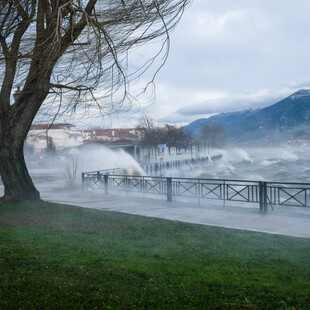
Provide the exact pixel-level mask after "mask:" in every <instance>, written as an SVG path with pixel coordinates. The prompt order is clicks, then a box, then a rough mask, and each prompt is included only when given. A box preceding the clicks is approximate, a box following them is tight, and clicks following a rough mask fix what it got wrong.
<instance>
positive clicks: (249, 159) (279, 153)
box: [191, 146, 310, 183]
mask: <svg viewBox="0 0 310 310" xmlns="http://www.w3.org/2000/svg"><path fill="white" fill-rule="evenodd" d="M220 152H221V153H222V154H223V159H222V160H220V161H217V162H214V163H213V164H211V165H209V166H206V167H204V168H203V169H201V170H196V171H192V174H196V175H191V177H204V178H225V179H238V180H240V179H243V180H255V181H274V182H276V181H279V182H305V183H310V147H309V146H303V147H262V148H232V149H225V150H220Z"/></svg>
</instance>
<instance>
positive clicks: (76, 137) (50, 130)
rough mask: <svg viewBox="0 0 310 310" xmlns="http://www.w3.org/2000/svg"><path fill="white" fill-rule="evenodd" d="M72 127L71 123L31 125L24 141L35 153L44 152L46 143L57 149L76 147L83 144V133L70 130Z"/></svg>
mask: <svg viewBox="0 0 310 310" xmlns="http://www.w3.org/2000/svg"><path fill="white" fill-rule="evenodd" d="M73 127H74V125H71V124H52V125H50V124H35V125H32V126H31V128H30V130H29V133H28V136H27V139H26V142H27V144H28V145H30V146H32V147H33V148H34V150H35V152H36V153H41V152H42V153H43V152H45V151H46V149H47V146H48V145H50V146H51V145H52V146H53V147H55V149H56V150H57V151H59V150H64V149H69V148H76V147H78V146H79V145H81V144H83V133H82V131H81V130H72V128H73Z"/></svg>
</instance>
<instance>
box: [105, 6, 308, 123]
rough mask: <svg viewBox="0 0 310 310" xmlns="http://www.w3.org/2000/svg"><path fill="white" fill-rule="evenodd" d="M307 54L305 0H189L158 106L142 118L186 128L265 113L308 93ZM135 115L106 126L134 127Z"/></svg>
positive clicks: (160, 79) (161, 77)
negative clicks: (217, 117)
mask: <svg viewBox="0 0 310 310" xmlns="http://www.w3.org/2000/svg"><path fill="white" fill-rule="evenodd" d="M146 50H147V49H146ZM309 55H310V1H309V0H296V1H292V0H234V1H231V0H194V1H193V3H192V4H191V6H190V7H188V8H187V10H186V11H185V13H184V16H183V18H182V20H181V21H180V23H179V24H178V26H177V28H176V29H175V31H174V32H173V34H172V35H171V48H170V54H169V58H168V61H167V62H166V64H165V66H164V67H163V68H162V70H161V71H160V72H159V74H158V75H157V78H156V80H155V82H156V99H155V100H154V103H153V104H152V105H151V106H149V107H148V108H147V109H145V110H143V111H141V112H143V113H145V114H147V115H149V116H151V117H152V118H153V119H154V120H155V121H157V122H169V123H173V124H180V123H183V124H186V123H190V122H192V121H194V120H196V119H199V118H204V117H209V116H210V115H213V114H217V113H221V112H231V111H240V110H244V109H257V108H262V107H264V106H268V105H270V104H273V103H275V102H277V101H279V100H281V99H282V98H285V97H286V96H288V95H290V94H291V93H293V92H295V91H297V90H299V89H301V88H306V89H310V61H309ZM138 114H139V113H138V112H136V110H133V111H132V113H126V114H119V115H117V116H114V117H113V118H112V120H111V121H107V122H105V126H107V127H111V126H113V127H119V126H121V127H130V126H133V125H134V124H135V123H136V119H137V116H138Z"/></svg>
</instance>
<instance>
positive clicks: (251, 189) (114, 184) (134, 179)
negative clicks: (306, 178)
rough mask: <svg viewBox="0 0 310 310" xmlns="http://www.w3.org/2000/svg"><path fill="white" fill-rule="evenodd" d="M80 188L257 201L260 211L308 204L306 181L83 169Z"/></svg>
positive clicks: (264, 211)
mask: <svg viewBox="0 0 310 310" xmlns="http://www.w3.org/2000/svg"><path fill="white" fill-rule="evenodd" d="M82 184H83V189H85V188H87V187H93V188H94V187H95V188H100V189H104V192H105V193H106V194H108V193H109V191H124V192H133V193H134V192H138V193H142V194H143V196H145V195H148V194H153V195H162V196H166V199H167V201H172V200H173V198H174V199H176V197H187V198H194V199H196V200H198V203H200V201H201V200H204V199H210V200H222V201H223V203H224V204H225V203H226V202H240V203H242V202H243V203H256V204H258V205H259V210H260V212H262V213H266V212H267V207H268V206H269V207H271V208H273V207H274V206H289V207H310V184H309V183H279V182H262V181H248V180H226V179H194V178H172V177H150V176H133V175H112V174H107V173H101V172H100V171H96V172H86V173H83V174H82Z"/></svg>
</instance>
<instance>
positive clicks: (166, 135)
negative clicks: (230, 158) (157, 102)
mask: <svg viewBox="0 0 310 310" xmlns="http://www.w3.org/2000/svg"><path fill="white" fill-rule="evenodd" d="M136 127H137V128H140V129H141V128H142V129H143V130H144V135H143V138H142V139H141V141H140V143H141V146H143V147H145V148H149V149H151V148H155V147H157V146H158V145H160V144H165V145H166V147H167V148H168V149H169V153H170V148H171V147H175V148H176V149H177V151H180V150H181V149H185V150H187V149H190V148H192V147H193V146H195V147H196V150H197V152H198V153H200V152H204V153H206V152H207V151H209V149H210V148H220V147H223V146H224V144H225V138H226V133H225V130H224V129H223V128H222V127H221V126H219V125H217V124H213V125H205V126H203V127H202V128H201V131H200V133H199V134H198V135H197V136H194V135H193V134H192V133H191V132H189V131H186V130H185V129H184V128H182V127H181V128H177V127H176V126H174V125H170V124H165V125H164V126H156V125H155V123H154V120H153V119H152V118H151V117H149V116H146V115H141V116H140V117H139V119H138V122H137V125H136Z"/></svg>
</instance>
